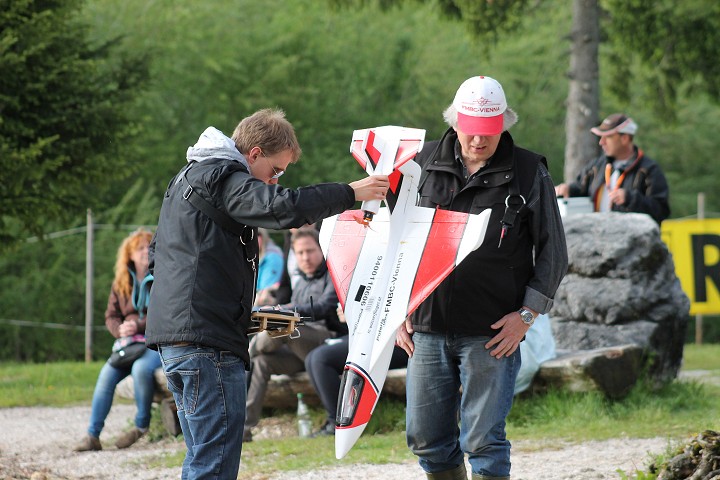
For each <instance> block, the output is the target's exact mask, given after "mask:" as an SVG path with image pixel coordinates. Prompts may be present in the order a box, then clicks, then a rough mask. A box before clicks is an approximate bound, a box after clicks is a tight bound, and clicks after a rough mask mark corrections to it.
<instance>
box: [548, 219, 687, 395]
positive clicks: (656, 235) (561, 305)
mask: <svg viewBox="0 0 720 480" xmlns="http://www.w3.org/2000/svg"><path fill="white" fill-rule="evenodd" d="M564 225H565V234H566V238H567V244H568V257H569V268H568V274H567V275H566V277H565V279H564V280H563V281H562V283H561V285H560V288H559V289H558V291H557V294H556V296H555V304H554V306H553V309H552V311H551V312H550V315H551V317H552V319H553V332H554V334H555V340H556V343H557V348H558V349H560V350H570V351H577V350H592V349H598V348H605V347H614V346H619V345H627V344H637V345H639V346H640V347H642V348H643V349H645V353H646V357H647V359H648V364H647V365H648V373H649V374H650V376H651V377H652V378H653V379H654V380H656V381H661V382H664V381H668V380H671V379H673V378H675V377H676V376H677V373H678V370H679V369H680V363H681V361H682V353H683V343H684V340H685V331H686V329H687V322H688V313H689V310H690V301H689V300H688V298H687V296H686V295H685V293H684V292H683V291H682V289H681V288H680V281H679V280H678V278H677V276H676V274H675V266H674V263H673V260H672V255H671V254H670V252H669V250H668V249H667V247H666V246H665V244H664V243H663V242H662V240H661V238H660V230H659V227H658V225H657V224H656V223H655V222H654V221H653V220H652V219H651V218H650V217H649V216H647V215H644V214H636V213H586V214H570V215H567V216H566V217H565V218H564Z"/></svg>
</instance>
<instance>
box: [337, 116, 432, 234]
mask: <svg viewBox="0 0 720 480" xmlns="http://www.w3.org/2000/svg"><path fill="white" fill-rule="evenodd" d="M424 141H425V130H421V129H418V128H405V127H396V126H390V125H388V126H384V127H376V128H366V129H363V130H355V131H354V132H353V138H352V141H351V142H350V153H351V154H352V156H353V157H354V158H355V160H357V162H358V163H359V164H360V166H361V167H363V168H364V169H365V171H366V172H367V173H368V175H388V176H389V177H390V190H389V191H388V201H386V203H387V204H388V207H390V210H391V211H392V209H393V208H394V206H395V200H396V199H397V188H398V185H399V184H400V180H401V178H402V173H401V172H400V170H398V169H399V168H400V167H401V166H402V165H404V164H405V163H406V162H407V161H409V160H411V159H413V158H415V155H417V153H418V152H419V151H420V150H422V147H423V143H424ZM379 208H380V201H379V200H372V201H368V202H363V204H362V207H361V209H362V210H363V211H364V212H365V214H364V215H363V220H362V223H363V224H364V225H367V224H368V223H369V222H370V221H371V220H372V218H373V215H375V214H376V213H377V212H378V209H379Z"/></svg>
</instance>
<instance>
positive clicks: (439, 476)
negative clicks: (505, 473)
mask: <svg viewBox="0 0 720 480" xmlns="http://www.w3.org/2000/svg"><path fill="white" fill-rule="evenodd" d="M425 475H426V476H427V478H428V480H467V470H465V464H464V463H463V464H462V465H458V466H457V467H455V468H453V469H452V470H443V471H442V472H435V473H428V472H425ZM482 478H484V477H482ZM492 478H495V477H492Z"/></svg>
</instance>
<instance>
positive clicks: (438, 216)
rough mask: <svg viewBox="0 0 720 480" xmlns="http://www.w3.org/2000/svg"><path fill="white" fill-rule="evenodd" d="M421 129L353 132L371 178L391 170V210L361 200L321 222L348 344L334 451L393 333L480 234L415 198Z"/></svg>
mask: <svg viewBox="0 0 720 480" xmlns="http://www.w3.org/2000/svg"><path fill="white" fill-rule="evenodd" d="M424 138H425V131H424V130H418V129H411V128H403V127H395V126H384V127H377V128H372V129H365V130H356V131H355V132H354V133H353V139H352V142H351V144H350V152H351V153H352V155H353V157H355V159H356V160H357V161H358V163H360V165H361V166H362V167H363V168H364V169H365V171H366V172H367V173H368V174H369V175H389V176H390V179H391V187H390V190H391V192H390V194H389V195H388V204H389V205H390V207H391V208H392V211H391V209H389V208H380V202H364V203H363V205H362V207H361V210H359V211H347V212H345V213H343V214H340V215H336V216H334V217H331V218H329V219H327V220H325V221H324V222H323V226H322V229H321V232H320V243H321V246H322V249H323V252H324V254H325V257H326V258H327V265H328V270H329V271H330V275H331V278H332V281H333V284H334V285H335V289H336V290H337V294H338V298H339V300H340V304H341V306H342V307H343V310H344V312H345V318H346V321H347V322H348V329H349V331H350V347H349V353H348V358H347V362H346V364H345V371H344V373H343V382H342V386H341V391H340V398H339V402H338V412H337V419H336V423H337V426H336V431H335V455H336V457H337V458H342V457H344V456H345V455H346V454H347V452H348V451H349V450H350V448H352V446H353V445H354V444H355V442H356V441H357V439H358V438H359V437H360V434H361V433H362V431H363V430H364V429H365V426H366V425H367V423H368V421H369V420H370V416H371V415H372V412H373V410H374V409H375V405H376V404H377V400H378V398H379V395H380V391H381V390H382V386H383V384H384V382H385V377H386V376H387V371H388V366H389V364H390V358H391V356H392V350H393V346H394V343H395V332H396V331H397V328H398V327H399V326H400V325H401V324H402V323H403V321H404V320H405V318H406V317H407V316H408V315H410V314H411V313H412V312H413V311H414V310H415V309H416V308H417V307H418V306H419V305H420V303H421V302H422V301H423V300H425V299H426V298H427V297H428V296H429V295H430V293H432V291H433V290H434V289H435V288H436V287H437V286H438V285H439V284H440V282H442V281H443V279H445V278H446V277H447V276H448V275H449V274H450V272H452V270H453V269H454V268H455V267H456V266H457V265H458V264H459V263H460V262H461V261H462V260H463V259H464V258H465V257H466V256H467V255H468V253H470V252H471V251H473V250H475V249H476V248H478V247H479V246H480V244H481V243H482V241H483V238H484V237H485V231H486V229H487V222H488V219H489V217H490V211H489V210H486V211H484V212H482V213H480V214H478V215H470V214H466V213H460V212H453V211H448V210H439V209H432V208H424V207H419V206H417V205H416V203H417V202H416V200H417V193H418V182H419V179H420V173H421V169H420V167H419V166H418V165H417V163H415V162H414V161H412V159H413V158H414V157H415V155H416V154H417V152H419V151H420V150H421V149H422V146H423V141H424Z"/></svg>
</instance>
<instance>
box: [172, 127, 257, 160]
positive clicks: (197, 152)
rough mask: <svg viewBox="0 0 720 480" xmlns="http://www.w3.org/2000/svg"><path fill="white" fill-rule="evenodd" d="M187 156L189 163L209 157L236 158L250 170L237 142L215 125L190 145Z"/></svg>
mask: <svg viewBox="0 0 720 480" xmlns="http://www.w3.org/2000/svg"><path fill="white" fill-rule="evenodd" d="M186 157H187V161H188V163H191V162H202V161H203V160H207V159H209V158H214V159H225V160H234V161H236V162H240V163H242V164H243V165H244V166H245V168H247V169H248V171H249V170H250V166H249V165H248V163H247V160H246V159H245V157H244V156H243V154H242V153H240V152H239V151H238V149H237V147H235V142H233V141H232V140H231V139H229V138H228V137H226V136H225V134H224V133H222V132H221V131H220V130H218V129H217V128H215V127H208V128H206V129H205V131H204V132H203V133H202V134H201V135H200V138H198V141H197V143H196V144H195V145H193V146H192V147H188V149H187V155H186Z"/></svg>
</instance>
